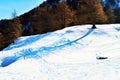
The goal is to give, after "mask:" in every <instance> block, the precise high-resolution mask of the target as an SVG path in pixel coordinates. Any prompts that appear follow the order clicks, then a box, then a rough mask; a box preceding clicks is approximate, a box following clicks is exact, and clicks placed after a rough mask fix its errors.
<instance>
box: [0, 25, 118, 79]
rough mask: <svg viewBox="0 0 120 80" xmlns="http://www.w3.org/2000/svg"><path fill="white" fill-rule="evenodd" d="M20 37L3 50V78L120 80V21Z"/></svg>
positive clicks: (0, 75)
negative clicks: (95, 27)
mask: <svg viewBox="0 0 120 80" xmlns="http://www.w3.org/2000/svg"><path fill="white" fill-rule="evenodd" d="M96 26H97V29H92V28H91V27H92V25H78V26H72V27H69V28H65V29H63V30H58V31H54V32H49V33H46V34H42V35H33V36H26V37H19V38H18V39H17V40H16V41H15V43H14V44H10V45H9V46H8V47H7V48H5V49H4V50H3V51H1V52H0V80H120V53H119V52H120V45H119V44H120V24H110V25H96Z"/></svg>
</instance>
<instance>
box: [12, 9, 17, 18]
mask: <svg viewBox="0 0 120 80" xmlns="http://www.w3.org/2000/svg"><path fill="white" fill-rule="evenodd" d="M16 17H17V12H16V10H15V9H14V11H13V12H12V18H16Z"/></svg>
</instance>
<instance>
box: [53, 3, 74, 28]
mask: <svg viewBox="0 0 120 80" xmlns="http://www.w3.org/2000/svg"><path fill="white" fill-rule="evenodd" d="M54 10H55V11H56V12H55V16H56V18H57V20H58V21H59V23H61V24H60V26H61V27H67V26H69V25H70V24H71V23H72V22H73V17H74V12H73V11H72V10H71V9H70V8H69V6H68V5H67V3H66V2H61V3H59V4H58V5H57V7H56V8H55V9H54Z"/></svg>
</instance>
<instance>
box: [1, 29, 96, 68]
mask: <svg viewBox="0 0 120 80" xmlns="http://www.w3.org/2000/svg"><path fill="white" fill-rule="evenodd" d="M93 30H94V29H92V28H91V29H89V30H88V32H87V33H86V34H84V35H83V36H82V37H80V38H77V39H75V40H73V41H70V40H62V42H59V43H63V44H60V45H56V44H58V43H54V44H52V45H50V46H42V47H40V48H38V49H25V50H21V51H20V54H19V55H16V56H10V57H5V58H3V59H2V63H1V67H7V66H9V65H10V64H12V63H14V62H16V61H17V60H18V59H19V58H22V57H24V58H26V57H30V58H34V57H35V58H36V56H38V57H40V58H41V57H43V56H46V55H48V54H50V53H51V52H52V51H55V50H60V49H63V48H64V47H66V46H70V45H72V44H73V43H76V42H77V41H79V40H81V39H83V38H85V37H86V36H88V35H89V34H90V33H91V32H93ZM44 36H47V34H46V35H44ZM44 36H41V37H39V39H40V38H42V37H44ZM29 39H33V37H32V38H28V39H27V40H26V41H28V40H29ZM36 40H38V37H37V36H35V40H31V42H35V41H36ZM26 41H25V42H26ZM60 41H61V40H60ZM24 45H25V44H21V45H19V46H16V48H18V47H20V46H24Z"/></svg>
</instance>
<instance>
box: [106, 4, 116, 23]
mask: <svg viewBox="0 0 120 80" xmlns="http://www.w3.org/2000/svg"><path fill="white" fill-rule="evenodd" d="M105 13H106V15H107V17H108V23H114V22H115V20H116V16H115V15H114V10H112V7H111V4H110V3H109V4H108V5H107V6H106V8H105Z"/></svg>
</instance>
